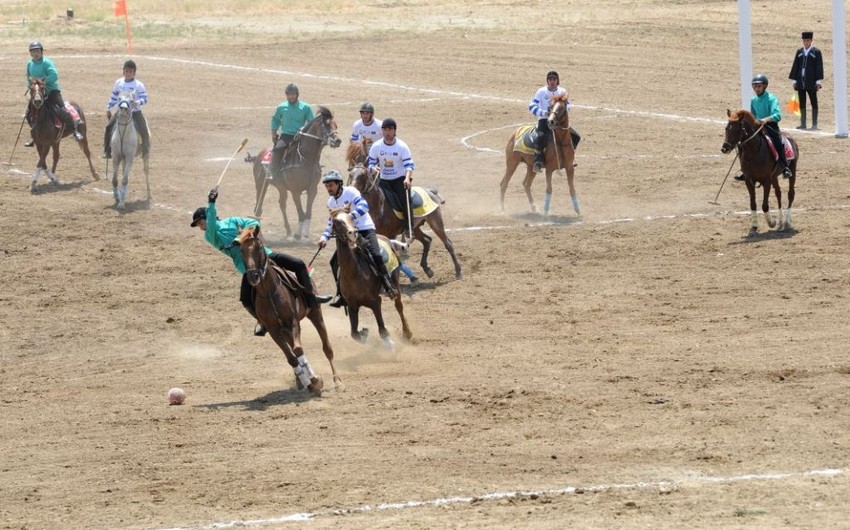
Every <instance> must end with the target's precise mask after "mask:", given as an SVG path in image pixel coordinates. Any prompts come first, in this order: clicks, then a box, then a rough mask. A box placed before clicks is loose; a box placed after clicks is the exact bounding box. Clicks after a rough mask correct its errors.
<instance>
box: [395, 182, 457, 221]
mask: <svg viewBox="0 0 850 530" xmlns="http://www.w3.org/2000/svg"><path fill="white" fill-rule="evenodd" d="M434 194H435V195H436V196H437V197H439V198H440V199H441V200H440V203H444V202H446V201H445V200H442V197H440V195H439V193H437V192H436V190H435V191H434ZM391 206H392V207H393V213H394V214H395V215H396V217H398V218H399V219H404V218H405V216H406V214H405V212H404V211H403V210H399V209H397V207H396V205H393V204H391ZM439 207H440V205H439V204H437V201H435V200H434V199H433V198H432V197H431V194H430V193H429V190H426V189H425V188H423V187H421V186H413V187H412V188H410V209H411V210H412V211H413V217H425V216H426V215H429V214H430V213H431V212H433V211H434V210H436V209H437V208H439ZM402 208H403V206H402Z"/></svg>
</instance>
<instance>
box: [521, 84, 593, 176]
mask: <svg viewBox="0 0 850 530" xmlns="http://www.w3.org/2000/svg"><path fill="white" fill-rule="evenodd" d="M560 85H561V78H560V77H559V76H558V72H556V71H554V70H551V71H550V72H549V73H547V74H546V85H545V86H542V87H540V88H539V89H537V92H536V93H535V94H534V99H532V100H531V103H529V104H528V110H530V111H531V113H532V114H533V115H534V117H535V118H537V157H536V159H535V160H534V172H535V173H539V172H540V171H542V170H543V166H544V165H545V164H546V162H545V160H546V146H547V145H548V143H549V136H550V131H549V122H548V121H547V118H548V117H549V110H550V108H551V106H552V100H553V99H554V98H555V97H557V96H566V97H567V112H569V110H570V107H571V105H570V101H569V94H568V92H567V90H566V89H565V88H563V87H561V86H560ZM570 135H571V136H572V139H573V147H577V146H578V143H579V141H580V140H581V136H579V134H578V132H576V131H575V130H574V129H573V128H572V127H570Z"/></svg>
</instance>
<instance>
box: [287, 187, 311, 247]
mask: <svg viewBox="0 0 850 530" xmlns="http://www.w3.org/2000/svg"><path fill="white" fill-rule="evenodd" d="M290 192H291V193H292V201H293V202H294V203H295V210H296V211H297V212H298V228H296V229H295V236H294V237H295V240H296V241H300V240H301V233H302V232H303V231H304V223H305V222H306V219H307V214H306V213H304V207H303V206H302V205H301V194H300V193H298V192H296V191H295V190H290Z"/></svg>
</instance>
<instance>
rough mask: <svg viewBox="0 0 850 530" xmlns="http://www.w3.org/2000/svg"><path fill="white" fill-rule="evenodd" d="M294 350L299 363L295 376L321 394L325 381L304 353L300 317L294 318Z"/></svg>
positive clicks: (310, 389) (314, 391) (305, 385)
mask: <svg viewBox="0 0 850 530" xmlns="http://www.w3.org/2000/svg"><path fill="white" fill-rule="evenodd" d="M292 352H293V353H294V354H295V358H296V359H297V361H298V365H297V366H296V367H295V369H294V371H295V378H296V379H297V380H298V381H299V383H300V384H301V385H302V386H303V387H305V388H306V389H307V390H309V391H310V392H313V393H314V394H317V395H320V394H321V393H322V388H323V387H324V386H325V383H324V381H322V378H321V376H319V375H318V374H316V372H315V371H313V367H312V366H310V361H309V360H308V359H307V356H306V355H304V348H303V347H302V346H301V322H300V321H299V319H298V317H295V318H293V319H292Z"/></svg>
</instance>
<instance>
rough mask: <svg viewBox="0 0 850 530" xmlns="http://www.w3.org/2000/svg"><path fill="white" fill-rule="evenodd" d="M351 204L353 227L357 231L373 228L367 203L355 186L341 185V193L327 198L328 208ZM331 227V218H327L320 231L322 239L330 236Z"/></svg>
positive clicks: (373, 224) (333, 208)
mask: <svg viewBox="0 0 850 530" xmlns="http://www.w3.org/2000/svg"><path fill="white" fill-rule="evenodd" d="M348 205H350V206H351V218H352V219H353V220H354V228H355V229H357V231H358V232H359V231H362V230H374V229H375V223H374V222H373V221H372V216H371V215H369V203H368V202H366V199H364V198H363V196H362V195H360V192H359V191H357V188H355V187H353V186H343V187H342V193H340V194H339V197H331V198H330V199H328V209H329V210H335V209H337V208H343V207H345V206H348ZM332 229H333V219H328V226H327V227H326V228H325V231H324V232H322V240H324V241H327V240H328V239H330V238H331V230H332Z"/></svg>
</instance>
